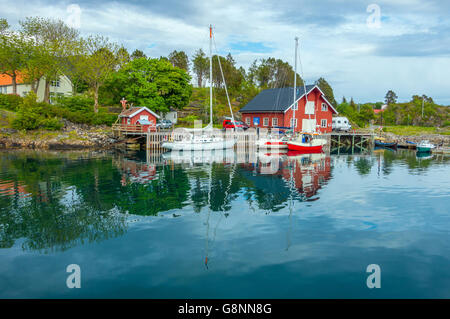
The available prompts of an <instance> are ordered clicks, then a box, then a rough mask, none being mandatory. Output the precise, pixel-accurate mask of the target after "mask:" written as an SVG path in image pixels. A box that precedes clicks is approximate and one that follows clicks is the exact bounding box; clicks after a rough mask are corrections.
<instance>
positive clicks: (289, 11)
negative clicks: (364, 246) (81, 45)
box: [0, 0, 450, 104]
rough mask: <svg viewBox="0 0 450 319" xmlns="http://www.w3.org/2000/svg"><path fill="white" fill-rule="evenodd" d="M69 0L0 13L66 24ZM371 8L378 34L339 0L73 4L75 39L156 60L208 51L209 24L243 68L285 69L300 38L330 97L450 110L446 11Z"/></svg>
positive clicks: (5, 6) (409, 0) (309, 69)
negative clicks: (115, 45)
mask: <svg viewBox="0 0 450 319" xmlns="http://www.w3.org/2000/svg"><path fill="white" fill-rule="evenodd" d="M71 3H73V2H71V1H61V2H59V3H53V4H48V3H45V2H39V1H27V2H25V1H16V2H15V5H14V6H12V5H11V2H10V1H4V0H0V5H1V7H2V11H3V12H2V16H5V17H6V18H8V20H9V21H10V22H11V23H12V24H17V21H18V20H19V19H23V18H25V17H26V16H36V15H39V16H44V17H53V18H60V19H63V20H65V19H67V17H68V15H69V13H68V12H67V11H66V9H67V6H68V5H69V4H71ZM74 3H75V2H74ZM377 3H378V4H379V6H380V8H381V16H382V20H381V28H379V29H370V28H368V27H367V25H366V19H367V16H368V15H369V13H367V12H366V6H367V4H366V5H364V4H361V3H360V2H356V1H355V2H353V3H352V1H346V2H345V6H344V5H343V4H342V1H323V2H320V3H319V2H314V3H311V2H305V1H298V2H291V1H281V2H278V1H273V2H267V1H249V2H246V1H224V0H215V1H208V2H204V1H201V0H194V1H179V0H170V1H169V2H167V1H164V2H163V1H151V2H149V3H146V4H137V2H131V3H126V2H108V1H104V2H98V3H97V2H96V4H95V5H94V4H93V3H92V4H90V3H85V2H83V1H81V2H80V3H78V4H79V5H80V7H81V9H82V17H81V28H80V32H81V33H82V34H83V35H87V34H92V33H101V34H103V35H106V36H108V37H109V38H110V39H112V40H114V41H117V42H119V43H122V44H124V45H125V46H126V47H127V48H128V49H129V50H130V51H132V50H134V49H136V48H139V49H141V50H143V51H144V52H146V53H147V54H148V55H150V56H155V57H159V56H161V55H162V56H167V55H168V54H169V53H170V51H171V50H174V49H177V50H185V51H186V52H187V53H188V54H192V53H193V52H194V51H195V50H196V49H198V48H200V47H201V48H203V50H204V51H205V52H208V25H209V24H210V23H213V24H214V26H215V33H216V42H217V46H218V49H219V50H220V51H221V52H228V51H233V52H234V57H235V60H236V62H237V63H238V64H239V65H243V66H244V67H248V66H249V65H250V64H251V62H252V61H253V60H254V59H256V58H261V57H268V56H274V57H277V58H281V59H283V60H286V61H288V62H290V63H292V61H293V49H294V37H295V36H299V37H300V49H301V51H300V53H301V58H302V62H303V69H304V72H305V78H306V79H307V81H309V82H311V81H314V80H316V79H317V78H318V77H320V76H323V77H325V78H326V79H327V80H328V81H329V82H330V83H331V84H332V86H333V87H334V89H335V95H336V98H337V99H340V98H341V97H342V96H343V95H345V96H353V97H354V98H355V100H356V101H360V102H363V101H368V100H371V101H375V100H382V99H383V97H384V95H385V93H386V90H388V89H393V90H394V91H395V92H396V93H397V95H398V96H399V97H401V98H404V99H409V98H410V96H412V95H413V94H421V93H422V92H427V91H429V92H432V93H430V95H432V96H433V98H434V99H435V100H436V101H438V102H441V103H448V104H450V94H449V93H448V90H447V88H448V87H450V80H449V79H448V77H447V76H444V74H443V70H444V69H445V67H447V66H448V65H449V64H450V60H449V55H448V51H447V52H445V51H443V52H442V54H441V55H440V54H439V52H440V51H439V50H441V49H442V47H443V45H438V44H439V39H440V37H442V38H443V40H445V39H448V38H449V36H450V35H449V34H448V33H449V31H448V30H450V24H449V23H448V22H446V21H449V19H448V12H449V11H448V10H447V11H446V8H447V7H449V6H448V5H446V4H444V5H443V4H442V3H441V2H436V1H429V2H426V3H424V2H421V1H418V0H402V1H397V2H395V4H392V3H391V1H377ZM447 9H450V8H447ZM441 30H444V31H441ZM428 37H433V38H432V39H433V42H431V40H430V41H428V40H427V39H428ZM422 39H423V40H422ZM412 41H415V42H414V43H413V44H411V43H412ZM239 42H253V43H261V44H262V45H264V46H265V47H270V48H273V52H270V53H267V54H262V53H255V52H249V51H241V52H239V50H237V49H236V48H235V47H233V46H232V44H233V43H239ZM416 42H417V43H416ZM422 42H423V43H422ZM422 44H423V47H422V46H421V45H422ZM434 46H436V48H435V47H434ZM409 50H411V51H409ZM407 55H411V56H409V57H408V56H407ZM420 55H423V56H420ZM439 55H440V56H439ZM447 69H448V68H447Z"/></svg>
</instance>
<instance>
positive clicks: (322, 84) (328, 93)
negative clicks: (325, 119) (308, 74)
mask: <svg viewBox="0 0 450 319" xmlns="http://www.w3.org/2000/svg"><path fill="white" fill-rule="evenodd" d="M315 84H316V85H317V86H318V87H319V88H320V89H321V90H322V92H323V93H324V94H325V98H326V99H327V100H328V102H330V103H331V104H332V105H333V106H334V107H336V106H337V103H336V100H335V99H334V93H333V88H332V87H331V85H330V84H329V83H328V82H327V81H326V80H325V79H324V78H322V77H321V78H319V79H318V80H317V81H316V83H315Z"/></svg>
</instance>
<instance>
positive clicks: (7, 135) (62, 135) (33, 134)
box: [0, 122, 118, 150]
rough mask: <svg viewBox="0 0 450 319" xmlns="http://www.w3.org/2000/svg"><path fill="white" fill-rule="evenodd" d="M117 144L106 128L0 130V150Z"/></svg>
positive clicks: (86, 147) (66, 148) (68, 125)
mask: <svg viewBox="0 0 450 319" xmlns="http://www.w3.org/2000/svg"><path fill="white" fill-rule="evenodd" d="M117 142H118V139H116V138H115V137H114V135H113V133H112V130H111V128H110V127H108V126H95V127H92V126H88V125H76V124H73V123H69V122H67V123H65V126H64V128H63V129H62V130H61V131H30V132H23V131H17V130H14V129H10V128H2V129H0V149H47V150H79V149H109V148H112V147H114V145H115V144H116V143H117Z"/></svg>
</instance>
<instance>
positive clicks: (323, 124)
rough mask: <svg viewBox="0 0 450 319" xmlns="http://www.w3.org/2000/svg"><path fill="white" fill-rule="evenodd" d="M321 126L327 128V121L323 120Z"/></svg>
mask: <svg viewBox="0 0 450 319" xmlns="http://www.w3.org/2000/svg"><path fill="white" fill-rule="evenodd" d="M320 126H321V127H323V128H326V127H327V119H322V120H321V121H320Z"/></svg>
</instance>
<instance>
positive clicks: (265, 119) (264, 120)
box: [263, 117, 269, 126]
mask: <svg viewBox="0 0 450 319" xmlns="http://www.w3.org/2000/svg"><path fill="white" fill-rule="evenodd" d="M263 125H264V126H269V118H268V117H265V118H264V119H263Z"/></svg>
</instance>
